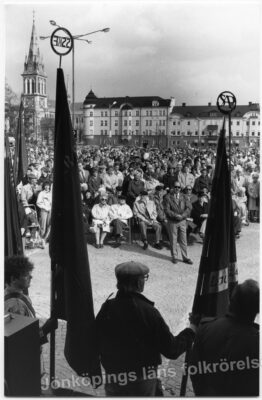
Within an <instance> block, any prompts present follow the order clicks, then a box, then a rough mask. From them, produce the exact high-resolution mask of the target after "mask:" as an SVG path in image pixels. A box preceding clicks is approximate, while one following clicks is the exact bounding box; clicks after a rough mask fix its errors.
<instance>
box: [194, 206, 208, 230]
mask: <svg viewBox="0 0 262 400" xmlns="http://www.w3.org/2000/svg"><path fill="white" fill-rule="evenodd" d="M192 207H193V208H192V211H191V217H192V218H193V222H194V224H196V225H197V226H198V227H199V228H200V227H201V224H202V222H203V221H204V220H205V219H206V218H201V217H200V215H201V214H208V209H209V203H206V202H204V203H203V205H202V206H201V204H200V202H199V201H195V202H194V203H193V205H192Z"/></svg>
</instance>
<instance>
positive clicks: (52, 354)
mask: <svg viewBox="0 0 262 400" xmlns="http://www.w3.org/2000/svg"><path fill="white" fill-rule="evenodd" d="M55 267H56V264H55V263H54V262H52V261H51V285H50V286H51V291H50V317H51V318H52V317H53V309H54V300H55V285H54V275H55ZM55 339H56V337H55V329H53V330H52V331H51V332H50V359H49V362H50V364H49V365H50V369H49V379H50V381H49V388H50V390H51V389H52V382H53V381H54V380H55Z"/></svg>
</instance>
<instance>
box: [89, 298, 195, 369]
mask: <svg viewBox="0 0 262 400" xmlns="http://www.w3.org/2000/svg"><path fill="white" fill-rule="evenodd" d="M96 327H97V337H98V342H99V352H100V357H101V363H102V365H103V367H104V368H105V371H106V372H107V373H113V372H114V373H119V372H128V371H134V372H135V373H136V374H137V376H141V374H142V368H143V367H145V368H146V367H149V366H151V367H156V366H157V365H159V364H161V356H160V354H163V355H164V356H165V357H167V358H170V359H176V358H177V357H179V356H180V355H181V354H182V353H184V352H185V351H186V349H188V348H189V347H190V345H191V343H192V341H193V339H194V337H195V334H194V332H193V331H192V330H191V329H190V328H186V329H184V330H183V331H182V332H180V333H179V334H178V335H177V336H173V335H172V333H171V332H170V330H169V327H168V326H167V325H166V323H165V321H164V319H163V318H162V316H161V314H160V313H159V311H158V310H157V309H156V308H155V307H154V303H152V302H151V301H149V300H148V299H147V298H146V297H144V296H143V295H142V294H139V293H125V292H122V291H118V292H117V295H116V297H115V299H111V300H107V301H106V302H105V303H104V304H103V305H102V308H101V310H100V311H99V313H98V315H97V317H96Z"/></svg>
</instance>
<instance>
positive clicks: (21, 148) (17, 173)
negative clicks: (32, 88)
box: [14, 102, 27, 185]
mask: <svg viewBox="0 0 262 400" xmlns="http://www.w3.org/2000/svg"><path fill="white" fill-rule="evenodd" d="M23 112H24V108H23V103H22V102H21V103H20V108H19V116H18V123H17V130H16V140H15V157H14V177H15V183H16V185H18V184H19V183H20V182H21V180H22V179H23V177H24V176H25V175H26V171H27V151H26V143H25V132H24V123H23Z"/></svg>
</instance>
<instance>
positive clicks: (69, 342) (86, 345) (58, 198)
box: [50, 68, 100, 375]
mask: <svg viewBox="0 0 262 400" xmlns="http://www.w3.org/2000/svg"><path fill="white" fill-rule="evenodd" d="M82 217H83V216H82V206H81V195H80V182H79V173H78V165H77V156H76V151H75V141H74V137H73V129H72V123H71V118H70V113H69V108H68V103H67V93H66V88H65V82H64V73H63V70H62V69H61V68H59V69H58V70H57V86H56V113H55V149H54V181H53V200H52V216H51V238H50V257H51V264H52V271H53V273H52V275H53V277H54V281H53V287H54V303H53V309H52V310H51V316H52V317H55V318H58V319H64V320H66V321H67V333H66V343H65V357H66V359H67V361H68V364H69V365H70V366H71V368H73V369H74V370H75V371H76V373H77V374H79V375H82V374H89V375H93V374H97V373H98V374H99V373H100V372H99V371H100V365H99V362H98V357H97V354H96V346H95V317H94V309H93V297H92V286H91V278H90V270H89V261H88V254H87V246H86V242H85V239H84V229H83V221H82Z"/></svg>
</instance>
